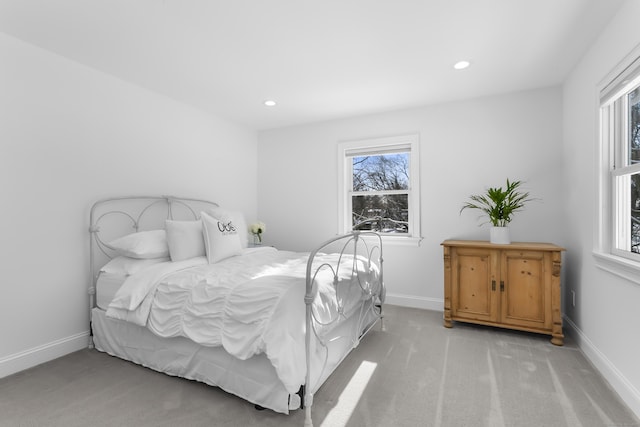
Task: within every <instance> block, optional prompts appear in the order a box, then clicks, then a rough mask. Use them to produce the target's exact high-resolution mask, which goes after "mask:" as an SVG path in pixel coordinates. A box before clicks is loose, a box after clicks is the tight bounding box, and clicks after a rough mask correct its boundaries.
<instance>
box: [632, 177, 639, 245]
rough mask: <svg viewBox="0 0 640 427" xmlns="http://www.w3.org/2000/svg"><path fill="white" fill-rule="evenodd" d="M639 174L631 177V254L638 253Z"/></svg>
mask: <svg viewBox="0 0 640 427" xmlns="http://www.w3.org/2000/svg"><path fill="white" fill-rule="evenodd" d="M639 196H640V174H633V175H631V206H630V208H631V224H630V230H631V242H630V243H631V252H635V253H640V197H639Z"/></svg>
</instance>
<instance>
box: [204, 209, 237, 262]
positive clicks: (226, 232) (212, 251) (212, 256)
mask: <svg viewBox="0 0 640 427" xmlns="http://www.w3.org/2000/svg"><path fill="white" fill-rule="evenodd" d="M200 215H201V219H202V229H203V234H204V247H205V252H206V254H207V260H208V261H209V264H214V263H216V262H219V261H222V260H223V259H226V258H229V257H232V256H235V255H240V254H241V253H242V244H241V242H240V232H239V230H238V228H237V226H236V225H235V224H234V222H233V219H232V218H231V217H230V216H227V217H225V218H221V219H218V218H215V217H213V216H211V215H209V214H207V213H206V212H201V214H200Z"/></svg>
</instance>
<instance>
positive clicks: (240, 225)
mask: <svg viewBox="0 0 640 427" xmlns="http://www.w3.org/2000/svg"><path fill="white" fill-rule="evenodd" d="M205 213H206V214H208V215H209V216H212V217H214V218H219V219H221V220H223V221H232V222H233V225H234V226H235V227H236V231H237V232H238V235H239V236H240V245H241V246H242V248H243V249H244V248H246V247H247V246H248V245H249V240H248V239H249V230H248V228H247V221H246V220H245V219H244V214H243V213H242V212H237V211H228V210H226V209H223V208H221V207H216V208H211V209H207V210H206V211H205Z"/></svg>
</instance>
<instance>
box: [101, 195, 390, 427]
mask: <svg viewBox="0 0 640 427" xmlns="http://www.w3.org/2000/svg"><path fill="white" fill-rule="evenodd" d="M89 221H90V225H89V234H90V245H89V247H90V254H89V263H90V274H91V278H92V281H91V285H90V287H89V306H90V307H89V308H90V321H91V340H90V346H91V347H95V348H96V349H97V350H99V351H102V352H105V353H108V354H110V355H113V356H116V357H119V358H122V359H125V360H129V361H132V362H134V363H137V364H140V365H143V366H146V367H148V368H151V369H154V370H157V371H160V372H164V373H167V374H169V375H174V376H179V377H183V378H187V379H191V380H196V381H201V382H204V383H207V384H209V385H212V386H217V387H220V388H221V389H223V390H225V391H227V392H229V393H232V394H234V395H237V396H239V397H241V398H243V399H245V400H247V401H249V402H251V403H253V404H254V405H256V408H258V409H264V408H266V409H271V410H273V411H276V412H280V413H285V414H288V413H289V411H292V410H298V409H304V410H305V425H306V426H311V425H312V420H311V407H312V404H313V395H314V393H316V392H317V390H318V389H319V388H320V386H321V385H322V384H323V383H324V381H325V380H326V379H327V378H328V377H329V375H330V374H331V373H332V372H333V371H334V370H335V369H336V367H337V366H338V365H339V364H340V363H341V361H342V360H344V358H346V357H347V356H348V354H349V352H350V351H351V350H352V349H353V348H355V347H356V346H357V345H358V343H359V342H360V340H361V339H362V338H363V337H364V336H365V335H366V333H367V332H368V331H369V330H370V329H371V328H373V327H374V326H375V325H376V324H377V323H378V321H380V325H381V327H382V328H384V324H383V323H382V318H383V314H382V304H383V302H384V297H385V287H384V282H383V270H382V240H381V238H380V236H379V235H377V234H376V233H373V232H364V231H361V232H354V233H350V234H346V235H343V236H337V237H334V238H331V239H329V240H327V241H326V242H324V243H323V244H321V245H320V246H318V247H317V248H315V249H314V250H312V251H310V252H308V253H297V252H290V251H283V250H278V249H276V248H273V247H270V246H266V245H261V244H252V243H250V242H249V240H250V239H249V233H248V228H247V224H246V222H245V219H244V216H243V215H242V214H241V213H239V212H234V211H230V210H226V209H224V208H221V207H220V206H218V205H217V204H216V203H214V202H209V201H206V200H198V199H190V198H179V197H169V196H161V197H155V196H153V197H147V196H144V197H118V198H110V199H104V200H100V201H98V202H96V203H95V204H94V205H93V206H92V208H91V211H90V218H89Z"/></svg>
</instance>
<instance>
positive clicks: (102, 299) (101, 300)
mask: <svg viewBox="0 0 640 427" xmlns="http://www.w3.org/2000/svg"><path fill="white" fill-rule="evenodd" d="M126 279H127V276H125V275H123V274H116V273H105V272H100V275H99V276H98V280H97V282H96V305H97V306H98V307H100V308H101V309H103V310H106V309H107V308H108V307H109V304H110V303H111V301H113V297H114V296H115V295H116V292H118V289H120V287H121V286H122V284H123V283H124V281H125V280H126Z"/></svg>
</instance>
